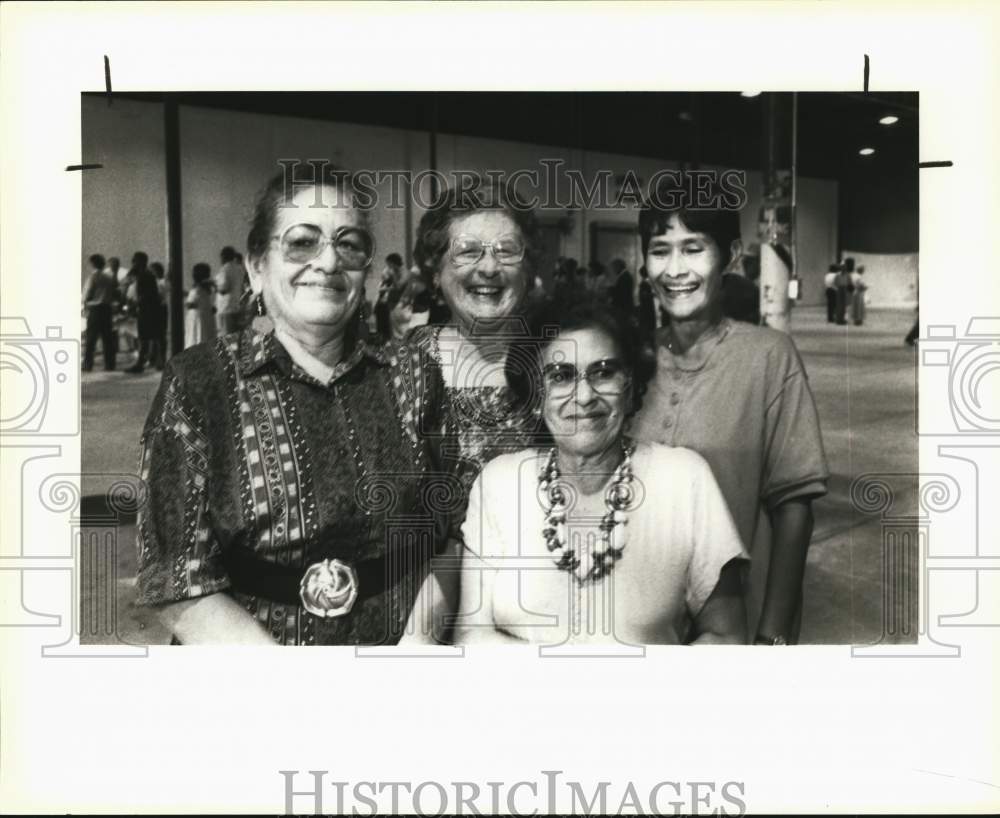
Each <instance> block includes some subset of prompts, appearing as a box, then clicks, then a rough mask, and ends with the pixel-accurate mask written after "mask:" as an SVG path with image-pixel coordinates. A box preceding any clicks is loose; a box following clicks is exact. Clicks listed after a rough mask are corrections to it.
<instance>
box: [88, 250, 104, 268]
mask: <svg viewBox="0 0 1000 818" xmlns="http://www.w3.org/2000/svg"><path fill="white" fill-rule="evenodd" d="M87 261H89V262H90V266H91V267H93V268H94V269H95V270H103V269H104V256H102V255H101V254H100V253H94V254H93V255H92V256H91V257H90V258H89V259H87Z"/></svg>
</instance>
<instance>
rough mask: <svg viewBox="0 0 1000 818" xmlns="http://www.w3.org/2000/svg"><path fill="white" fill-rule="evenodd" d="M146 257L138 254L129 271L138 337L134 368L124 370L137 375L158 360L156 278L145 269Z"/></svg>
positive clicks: (147, 268)
mask: <svg viewBox="0 0 1000 818" xmlns="http://www.w3.org/2000/svg"><path fill="white" fill-rule="evenodd" d="M148 264H149V256H147V255H146V254H145V253H143V252H141V251H140V252H138V253H136V254H135V255H133V256H132V268H131V269H130V270H129V278H130V279H131V281H132V283H131V285H130V286H129V292H130V293H132V307H133V309H134V310H135V313H136V330H137V331H138V334H139V360H137V361H136V362H135V366H130V367H129V368H128V369H126V370H125V371H126V372H129V373H131V374H133V375H137V374H139V373H140V372H142V371H143V369H145V367H146V362H147V361H149V362H150V363H156V362H157V361H158V360H159V359H160V354H161V353H160V351H159V349H158V347H159V344H160V340H159V324H160V293H159V290H158V288H157V285H156V276H155V275H154V274H153V272H152V271H151V270H150V269H149V267H148Z"/></svg>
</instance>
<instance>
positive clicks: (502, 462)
mask: <svg viewBox="0 0 1000 818" xmlns="http://www.w3.org/2000/svg"><path fill="white" fill-rule="evenodd" d="M540 458H541V452H540V451H539V450H538V449H534V448H530V447H529V448H524V449H518V450H517V451H515V452H504V453H503V454H498V455H497V456H496V457H492V458H490V459H489V460H487V461H486V463H484V464H483V469H482V471H483V473H485V474H486V475H487V477H490V478H493V477H496V476H498V475H503V474H510V473H512V472H518V471H520V470H521V469H522V468H524V465H525V464H526V463H534V462H538V461H539V460H540Z"/></svg>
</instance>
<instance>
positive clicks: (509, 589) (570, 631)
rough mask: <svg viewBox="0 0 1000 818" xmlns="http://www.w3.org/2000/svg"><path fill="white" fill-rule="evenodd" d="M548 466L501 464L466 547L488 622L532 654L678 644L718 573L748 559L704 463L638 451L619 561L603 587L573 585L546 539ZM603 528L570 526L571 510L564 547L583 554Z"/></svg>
mask: <svg viewBox="0 0 1000 818" xmlns="http://www.w3.org/2000/svg"><path fill="white" fill-rule="evenodd" d="M546 460H547V453H546V452H542V451H538V450H535V449H529V450H525V451H521V452H516V453H512V454H506V455H501V456H500V457H497V458H496V459H494V460H492V461H490V462H489V463H488V464H486V467H485V468H484V469H483V471H482V472H481V473H480V475H479V477H478V478H477V479H476V482H475V484H474V485H473V488H472V492H471V493H470V497H469V510H468V514H467V516H466V519H465V522H464V523H463V525H462V537H463V542H464V544H465V547H466V549H468V550H469V551H470V552H471V553H472V554H475V555H477V556H479V557H481V559H482V560H483V563H484V565H483V569H484V572H485V574H486V576H484V577H483V581H484V582H485V583H486V584H487V587H492V590H493V620H494V622H495V623H496V624H497V625H498V626H500V627H501V628H502V629H503V630H505V631H507V632H508V633H510V634H511V635H513V636H517V637H520V638H522V639H525V640H527V641H529V642H536V643H548V644H552V643H559V644H561V643H564V642H614V641H618V642H623V643H627V644H679V643H680V642H682V641H683V640H684V638H685V636H686V635H687V632H688V629H689V625H690V623H691V621H692V620H693V619H694V618H695V617H696V616H697V615H698V614H699V613H700V612H701V610H702V608H703V607H704V605H705V603H706V601H707V600H708V598H709V596H710V595H711V593H712V591H713V590H714V589H715V586H716V585H717V584H718V582H719V575H720V572H721V570H722V568H723V566H725V565H726V563H728V562H729V561H730V560H732V559H743V558H745V557H746V552H745V551H744V549H743V545H742V543H741V542H740V538H739V535H738V534H737V532H736V528H735V526H734V525H733V521H732V518H731V517H730V514H729V510H728V508H727V507H726V503H725V501H724V500H723V498H722V494H721V492H720V491H719V488H718V486H717V485H716V482H715V480H714V478H713V477H712V472H711V470H710V469H709V467H708V464H707V463H706V462H705V460H704V459H703V458H702V457H700V456H699V455H698V454H696V453H695V452H692V451H690V450H687V449H678V448H669V447H667V446H661V445H659V444H655V443H652V444H651V443H640V444H638V445H637V446H636V449H635V452H634V454H633V456H632V471H633V475H634V480H635V484H636V485H637V486H638V488H637V491H636V501H635V505H634V507H633V508H631V509H629V510H628V511H627V513H626V529H627V541H626V543H625V547H624V552H623V556H622V557H621V559H619V560H618V561H617V562H616V563H615V568H614V570H613V571H612V572H611V573H610V574H608V575H606V576H605V577H603V578H602V579H601V580H600V581H598V582H597V583H593V582H588V583H586V584H584V585H580V584H579V583H578V581H577V580H576V578H575V577H574V576H572V575H571V574H570V573H569V572H567V571H564V570H560V569H559V568H557V567H556V566H555V565H554V563H553V559H552V555H551V554H550V553H549V551H548V549H547V547H546V544H545V539H544V536H543V534H542V529H543V528H544V527H545V514H546V509H545V507H544V505H543V504H542V501H541V500H540V498H539V490H538V474H539V472H540V471H541V470H542V469H544V467H545V463H546ZM609 482H610V481H609ZM606 489H607V486H605V487H604V489H602V494H603V492H604V491H605V490H606ZM601 505H603V504H602V503H600V504H598V507H599V506H601ZM603 510H604V509H603V508H601V509H600V511H602V512H603ZM600 521H601V515H600V513H597V512H595V513H593V514H590V515H587V514H583V515H580V516H576V517H575V516H574V513H573V510H572V507H571V509H570V512H569V518H568V523H567V527H568V531H567V540H568V543H569V546H570V547H571V548H573V550H574V551H576V552H578V553H579V552H581V551H582V549H585V548H587V547H588V545H589V544H590V543H593V542H598V541H599V540H598V539H597V538H598V537H599V536H600V532H599V528H598V527H599V524H600ZM463 581H467V579H466V580H463ZM463 593H464V592H463Z"/></svg>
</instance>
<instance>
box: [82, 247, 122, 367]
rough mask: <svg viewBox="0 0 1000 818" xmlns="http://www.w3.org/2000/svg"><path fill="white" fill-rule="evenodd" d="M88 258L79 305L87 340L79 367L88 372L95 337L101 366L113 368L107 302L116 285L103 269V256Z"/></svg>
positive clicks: (110, 300)
mask: <svg viewBox="0 0 1000 818" xmlns="http://www.w3.org/2000/svg"><path fill="white" fill-rule="evenodd" d="M88 261H89V262H90V266H91V267H92V268H93V271H92V272H91V274H90V277H89V278H88V279H87V284H86V286H85V287H84V291H83V307H84V309H85V310H86V311H87V342H86V345H85V346H84V353H83V371H84V372H90V371H91V370H92V369H93V368H94V349H95V347H96V346H97V339H98V338H100V339H101V352H102V353H103V355H104V369H105V370H106V371H108V372H111V371H113V370H114V368H115V340H114V332H113V331H112V328H111V309H112V306H111V305H112V303H113V302H114V300H115V295H116V293H117V292H118V287H117V284H116V282H115V279H114V278H113V277H112V275H111V274H110V273H109V272H107V271H105V269H104V256H102V255H100V254H99V253H95V254H94V255H92V256H91V257H90V258H89V259H88Z"/></svg>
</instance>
